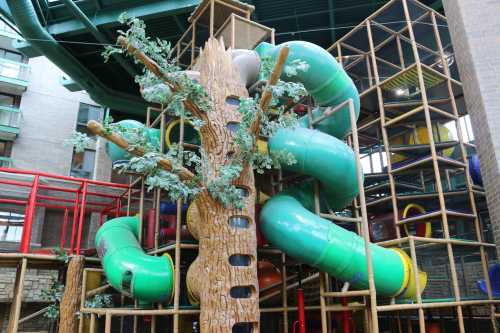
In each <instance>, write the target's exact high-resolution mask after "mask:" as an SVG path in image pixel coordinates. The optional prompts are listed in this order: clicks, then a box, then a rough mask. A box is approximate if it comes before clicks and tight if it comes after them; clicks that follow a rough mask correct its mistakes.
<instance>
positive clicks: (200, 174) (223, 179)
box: [103, 14, 309, 209]
mask: <svg viewBox="0 0 500 333" xmlns="http://www.w3.org/2000/svg"><path fill="white" fill-rule="evenodd" d="M120 22H121V23H123V24H126V25H127V26H128V30H127V31H120V32H119V34H120V35H121V36H124V37H125V38H127V40H128V42H129V43H130V44H131V45H133V46H134V47H135V48H137V49H138V50H140V51H141V52H143V53H144V54H145V55H147V56H148V57H149V58H150V59H152V60H154V61H155V62H156V63H157V64H158V66H159V68H160V69H161V72H162V75H163V78H158V77H157V76H156V75H155V74H153V73H152V72H150V71H149V70H148V69H147V68H146V67H144V71H143V74H142V75H139V76H137V77H136V82H137V83H138V84H139V85H140V87H141V93H142V95H143V97H144V98H145V99H146V100H147V101H149V102H154V103H159V104H162V105H163V106H164V107H166V109H167V110H168V113H169V114H171V115H175V116H178V117H183V118H184V119H185V120H186V121H190V122H191V124H193V126H195V127H196V128H201V127H203V126H204V125H205V123H204V122H203V120H202V119H199V118H198V117H196V116H199V114H196V115H194V114H192V113H191V112H190V110H187V109H186V107H185V102H186V101H188V100H189V101H190V102H192V103H193V104H194V105H196V106H197V108H198V110H200V111H201V112H209V111H210V110H211V109H212V103H211V101H210V98H209V95H208V93H207V92H206V91H205V89H204V88H203V87H202V86H201V85H200V84H199V83H198V82H196V81H195V80H192V79H191V78H189V77H188V76H187V75H186V73H185V72H183V71H182V70H181V68H179V67H178V66H176V65H175V61H173V60H172V49H171V45H170V44H169V43H168V42H165V41H162V40H159V39H151V38H149V37H147V35H146V26H145V24H144V22H142V21H141V20H138V19H136V18H130V17H128V16H127V15H126V14H123V15H121V16H120ZM115 53H124V51H123V50H122V49H121V48H120V47H108V48H107V49H106V50H105V52H104V57H105V59H106V60H107V59H109V57H110V56H111V55H113V54H115ZM134 61H136V62H137V60H136V59H134ZM274 66H275V63H274V60H273V59H272V58H264V59H262V62H261V74H262V76H263V77H264V78H268V77H269V75H270V74H271V72H272V70H273V68H274ZM308 67H309V66H308V64H307V63H305V62H304V61H300V60H294V61H292V62H289V63H287V64H286V66H285V67H284V75H286V76H288V77H293V76H296V75H298V73H299V72H301V71H307V70H308ZM172 87H175V92H173V91H172ZM268 89H270V90H271V92H272V100H271V103H270V108H271V109H272V112H270V113H267V114H263V113H262V110H261V109H260V106H259V102H260V96H259V95H257V96H256V97H255V98H241V99H240V105H239V108H238V112H239V113H240V115H241V121H240V123H239V125H238V128H237V129H236V131H235V133H234V135H233V140H234V143H235V144H236V145H237V147H238V149H236V151H235V154H234V155H233V156H231V157H230V158H228V161H227V162H226V164H225V165H222V166H220V167H219V168H218V170H211V169H210V168H209V167H208V163H207V161H208V158H207V156H206V154H205V152H204V151H203V150H202V149H200V150H199V151H197V152H192V151H183V149H182V148H181V147H179V146H176V145H174V146H172V147H170V149H169V151H168V153H166V154H163V153H161V152H160V151H159V147H157V146H154V145H151V144H150V143H149V140H148V135H147V131H145V130H143V129H131V130H129V129H125V128H120V126H119V125H116V124H113V123H112V119H110V118H107V119H106V120H105V121H104V124H103V126H104V128H105V131H106V132H107V133H118V134H120V135H121V136H123V137H124V138H125V139H126V140H127V141H128V142H129V144H130V150H132V149H134V148H138V147H141V148H142V149H144V152H145V154H144V156H142V157H133V158H131V159H130V161H129V163H128V164H126V165H124V166H122V168H121V170H122V171H131V172H136V173H141V174H144V175H145V184H146V185H147V187H148V190H151V189H153V188H161V189H163V190H165V191H166V192H167V193H168V195H169V199H170V200H172V201H175V200H177V199H179V198H183V199H185V200H188V199H190V198H193V197H194V196H196V195H197V194H198V193H200V192H201V191H204V190H208V192H209V193H210V195H211V196H212V197H213V198H214V199H216V200H218V201H219V202H220V203H222V204H223V205H224V206H226V207H234V208H237V209H241V208H243V207H244V200H245V194H244V193H245V192H246V191H245V190H244V189H241V188H237V187H236V186H234V185H233V183H234V181H235V180H236V179H238V178H239V177H240V175H241V172H242V170H243V169H244V166H245V165H247V164H249V165H250V166H252V167H253V168H254V169H255V170H256V172H258V173H264V172H265V171H267V170H270V169H273V168H280V167H281V166H282V165H284V164H287V165H290V164H293V163H296V160H295V158H294V156H293V155H292V154H291V153H290V152H287V151H279V152H273V153H272V154H270V155H268V154H264V153H261V152H258V151H257V149H256V143H257V139H258V137H259V136H267V137H271V136H273V135H274V134H275V133H276V131H278V130H279V129H280V128H289V127H294V126H296V125H297V118H296V115H295V113H293V112H289V111H288V110H286V108H285V104H288V103H289V102H294V103H297V102H299V101H300V100H301V99H302V98H303V96H305V95H306V94H307V91H306V89H305V88H304V86H303V85H302V84H300V83H294V82H283V81H281V80H279V81H278V82H277V84H276V85H273V86H271V87H268ZM259 114H260V117H259V119H260V124H258V125H259V133H254V132H253V131H252V128H253V127H254V126H255V122H256V121H257V115H259ZM161 159H165V160H168V161H169V162H170V163H171V165H172V167H173V170H172V172H169V171H165V170H164V169H163V168H161V166H160V165H159V161H160V160H161ZM184 166H185V167H188V168H190V170H192V171H193V173H194V174H195V179H194V180H193V181H190V182H184V181H181V179H180V178H179V176H178V175H177V171H178V170H179V169H181V168H183V167H184ZM200 184H201V185H200Z"/></svg>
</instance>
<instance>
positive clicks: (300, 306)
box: [297, 288, 306, 333]
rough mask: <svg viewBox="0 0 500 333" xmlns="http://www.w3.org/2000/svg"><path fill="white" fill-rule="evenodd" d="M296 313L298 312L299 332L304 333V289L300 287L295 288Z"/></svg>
mask: <svg viewBox="0 0 500 333" xmlns="http://www.w3.org/2000/svg"><path fill="white" fill-rule="evenodd" d="M297 313H298V317H299V320H298V323H299V324H298V325H299V333H306V313H305V306H304V290H303V289H302V288H297Z"/></svg>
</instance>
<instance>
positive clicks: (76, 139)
mask: <svg viewBox="0 0 500 333" xmlns="http://www.w3.org/2000/svg"><path fill="white" fill-rule="evenodd" d="M93 142H95V141H94V139H92V138H90V137H88V136H87V134H85V133H82V132H76V131H75V132H73V134H71V137H70V138H69V139H66V140H64V145H65V146H72V147H73V149H74V150H75V152H77V153H83V152H84V151H85V148H87V147H88V146H89V145H91V144H92V143H93Z"/></svg>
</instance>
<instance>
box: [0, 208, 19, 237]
mask: <svg viewBox="0 0 500 333" xmlns="http://www.w3.org/2000/svg"><path fill="white" fill-rule="evenodd" d="M23 224H24V214H20V213H15V212H11V211H5V210H0V241H7V242H19V241H21V237H22V234H23Z"/></svg>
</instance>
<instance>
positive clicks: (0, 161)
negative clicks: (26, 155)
mask: <svg viewBox="0 0 500 333" xmlns="http://www.w3.org/2000/svg"><path fill="white" fill-rule="evenodd" d="M11 166H12V158H10V157H5V156H0V168H10V167H11Z"/></svg>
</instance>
